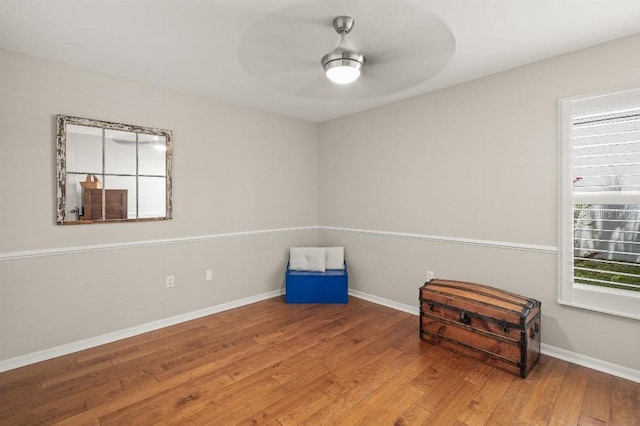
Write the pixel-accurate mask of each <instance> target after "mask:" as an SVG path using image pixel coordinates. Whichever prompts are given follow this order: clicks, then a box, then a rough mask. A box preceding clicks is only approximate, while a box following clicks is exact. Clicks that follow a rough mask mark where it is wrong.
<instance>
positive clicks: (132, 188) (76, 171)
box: [57, 115, 173, 225]
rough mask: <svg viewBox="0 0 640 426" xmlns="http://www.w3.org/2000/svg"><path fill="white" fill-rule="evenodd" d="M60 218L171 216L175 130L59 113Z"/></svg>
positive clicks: (101, 219)
mask: <svg viewBox="0 0 640 426" xmlns="http://www.w3.org/2000/svg"><path fill="white" fill-rule="evenodd" d="M57 125H58V129H57V131H58V134H57V176H58V187H57V223H58V224H65V225H69V224H87V223H96V222H114V221H143V220H166V219H171V217H172V214H171V164H172V153H173V147H172V132H171V131H170V130H163V129H156V128H149V127H142V126H134V125H127V124H120V123H111V122H106V121H100V120H91V119H86V118H79V117H70V116H65V115H58V117H57Z"/></svg>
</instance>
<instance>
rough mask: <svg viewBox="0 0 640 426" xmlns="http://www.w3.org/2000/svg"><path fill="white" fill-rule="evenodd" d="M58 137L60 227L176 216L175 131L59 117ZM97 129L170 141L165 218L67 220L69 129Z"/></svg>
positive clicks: (167, 148)
mask: <svg viewBox="0 0 640 426" xmlns="http://www.w3.org/2000/svg"><path fill="white" fill-rule="evenodd" d="M56 123H57V130H56V131H57V136H56V157H57V158H56V163H57V172H56V178H57V189H56V210H57V211H56V222H57V224H58V225H81V224H82V225H85V224H95V223H121V222H149V221H157V220H169V219H171V218H172V217H173V213H172V207H173V203H172V186H173V185H172V169H173V132H172V131H171V130H165V129H157V128H153V127H144V126H137V125H132V124H121V123H113V122H110V121H102V120H93V119H90V118H81V117H72V116H68V115H60V114H59V115H57V116H56ZM69 124H74V125H79V126H87V127H96V128H99V129H106V130H120V131H125V132H132V133H144V134H148V135H156V136H164V137H165V141H166V162H165V163H166V171H165V173H166V175H165V178H166V208H165V215H164V216H158V217H148V218H136V219H104V220H65V219H66V217H65V216H66V209H65V207H66V202H67V196H66V191H67V187H66V182H67V125H69Z"/></svg>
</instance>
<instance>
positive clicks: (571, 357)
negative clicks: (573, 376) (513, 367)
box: [540, 343, 640, 383]
mask: <svg viewBox="0 0 640 426" xmlns="http://www.w3.org/2000/svg"><path fill="white" fill-rule="evenodd" d="M540 352H542V353H543V354H545V355H548V356H551V357H554V358H558V359H561V360H563V361H568V362H571V363H573V364H578V365H581V366H583V367H587V368H591V369H593V370H598V371H601V372H603V373H607V374H612V375H614V376H617V377H621V378H623V379H627V380H631V381H632V382H636V383H640V371H638V370H634V369H632V368H628V367H624V366H622V365H618V364H613V363H611V362H608V361H603V360H601V359H597V358H591V357H589V356H586V355H581V354H578V353H575V352H571V351H568V350H566V349H561V348H557V347H555V346H551V345H547V344H545V343H542V344H541V348H540Z"/></svg>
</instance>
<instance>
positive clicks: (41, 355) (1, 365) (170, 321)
mask: <svg viewBox="0 0 640 426" xmlns="http://www.w3.org/2000/svg"><path fill="white" fill-rule="evenodd" d="M281 294H283V290H282V289H280V290H274V291H270V292H267V293H262V294H258V295H256V296H250V297H245V298H243V299H238V300H233V301H231V302H227V303H222V304H220V305H216V306H211V307H209V308H205V309H200V310H198V311H193V312H188V313H186V314H181V315H176V316H174V317H170V318H165V319H161V320H158V321H152V322H149V323H146V324H142V325H137V326H135V327H131V328H127V329H124V330H119V331H114V332H112V333H107V334H103V335H101V336H96V337H91V338H89V339H84V340H80V341H77V342H73V343H68V344H65V345H61V346H56V347H54V348H50V349H44V350H42V351H37V352H32V353H29V354H26V355H20V356H17V357H14V358H9V359H5V360H2V361H0V372H3V371H8V370H13V369H14V368H18V367H23V366H25V365H29V364H34V363H36V362H40V361H46V360H48V359H52V358H56V357H59V356H62V355H68V354H71V353H74V352H78V351H82V350H84V349H89V348H93V347H96V346H100V345H104V344H106V343H111V342H115V341H117V340H121V339H126V338H128V337H133V336H137V335H139V334H143V333H147V332H149V331H154V330H158V329H161V328H164V327H169V326H172V325H176V324H180V323H182V322H186V321H191V320H194V319H197V318H202V317H206V316H207V315H213V314H217V313H218V312H223V311H227V310H229V309H234V308H239V307H240V306H245V305H250V304H252V303H256V302H260V301H262V300H266V299H271V298H272V297H276V296H279V295H281Z"/></svg>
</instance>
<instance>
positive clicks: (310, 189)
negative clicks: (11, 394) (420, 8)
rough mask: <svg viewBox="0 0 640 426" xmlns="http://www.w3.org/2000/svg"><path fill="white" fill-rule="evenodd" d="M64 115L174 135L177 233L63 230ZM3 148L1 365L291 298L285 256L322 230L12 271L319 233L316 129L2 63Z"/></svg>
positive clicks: (10, 59) (170, 227)
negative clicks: (239, 304) (240, 302)
mask: <svg viewBox="0 0 640 426" xmlns="http://www.w3.org/2000/svg"><path fill="white" fill-rule="evenodd" d="M56 114H66V115H75V116H80V117H87V118H95V119H101V120H107V121H116V122H123V123H127V124H137V125H143V126H150V127H160V128H166V129H171V130H173V132H174V141H175V143H174V168H173V170H174V187H173V205H174V212H173V213H174V219H173V220H171V221H166V222H149V223H127V224H117V225H114V224H106V225H92V226H58V225H56V224H55V210H54V206H55V188H56V186H55V180H54V177H55V115H56ZM0 144H1V147H2V155H0V194H1V197H0V198H1V200H2V206H1V208H0V324H2V327H0V360H2V359H7V358H11V357H15V356H19V355H24V354H28V353H30V352H34V351H39V350H43V349H47V348H52V347H55V346H58V345H63V344H67V343H72V342H76V341H78V340H82V339H87V338H91V337H95V336H98V335H100V334H104V333H109V332H115V331H118V330H122V329H125V328H128V327H133V326H137V325H140V324H144V323H147V322H151V321H156V320H161V319H164V318H168V317H171V316H174V315H179V314H183V313H188V312H192V311H196V310H198V309H201V308H206V307H210V306H214V305H218V304H221V303H226V302H229V301H233V300H237V299H241V298H245V297H250V296H255V295H258V294H262V293H266V292H269V291H273V290H277V289H280V288H281V287H282V280H283V274H284V273H283V271H282V268H283V265H284V264H285V261H286V257H287V253H288V247H289V246H292V245H315V244H316V238H317V233H316V231H315V230H313V229H312V230H310V231H292V232H281V233H275V234H269V235H258V236H246V237H237V238H231V239H222V240H215V239H212V240H207V241H202V242H183V243H177V244H168V245H159V246H154V247H138V248H129V249H116V250H110V251H94V252H88V253H77V254H62V255H57V256H49V257H36V258H20V257H19V258H17V259H11V260H6V257H7V255H12V254H16V253H18V254H20V253H19V252H25V251H26V252H31V251H34V250H35V251H38V250H46V249H65V248H69V247H78V246H79V247H85V246H94V245H105V244H116V245H118V244H126V243H131V242H138V241H148V240H162V239H182V238H189V237H198V236H210V235H215V234H225V233H237V232H245V231H259V230H269V229H282V228H292V227H308V226H312V225H315V224H316V223H317V125H316V124H314V123H308V122H304V121H300V120H294V119H289V118H285V117H282V116H278V115H274V114H268V113H264V112H259V111H255V110H250V109H245V108H239V107H235V106H230V105H226V104H223V103H219V102H212V101H205V100H202V99H197V98H194V97H189V96H185V95H181V94H178V93H175V92H171V91H168V90H162V89H159V88H156V87H153V86H149V85H144V84H141V83H137V82H132V81H129V80H124V79H119V78H116V77H111V76H107V75H104V74H99V73H94V72H90V71H86V70H82V69H79V68H75V67H70V66H66V65H62V64H59V63H55V62H50V61H45V60H40V59H36V58H33V57H29V56H24V55H20V54H16V53H12V52H8V51H4V50H0ZM23 254H24V253H23ZM2 256H4V257H5V260H2ZM206 269H212V270H213V275H214V281H213V282H205V281H204V271H205V270H206ZM169 274H172V275H174V276H175V287H173V288H171V289H169V288H166V287H165V276H166V275H169Z"/></svg>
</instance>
